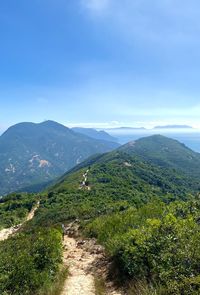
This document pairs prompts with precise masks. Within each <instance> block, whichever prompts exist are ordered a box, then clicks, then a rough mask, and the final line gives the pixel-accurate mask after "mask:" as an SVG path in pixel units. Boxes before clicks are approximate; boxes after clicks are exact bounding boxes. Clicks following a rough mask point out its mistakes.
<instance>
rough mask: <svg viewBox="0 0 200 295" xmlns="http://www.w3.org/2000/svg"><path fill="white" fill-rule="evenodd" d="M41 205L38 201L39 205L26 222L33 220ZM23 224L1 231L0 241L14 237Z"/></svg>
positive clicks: (33, 209)
mask: <svg viewBox="0 0 200 295" xmlns="http://www.w3.org/2000/svg"><path fill="white" fill-rule="evenodd" d="M39 205H40V202H39V201H38V202H37V204H36V205H35V206H34V207H33V208H32V210H31V211H30V212H29V214H28V215H27V217H26V220H25V222H26V221H29V220H31V219H32V218H33V217H34V215H35V211H36V210H37V209H38V208H39ZM22 224H23V223H21V224H18V225H15V226H12V227H10V228H5V229H2V230H0V241H3V240H6V239H8V237H9V236H10V235H13V234H14V233H15V232H17V231H18V230H19V229H20V228H21V226H22Z"/></svg>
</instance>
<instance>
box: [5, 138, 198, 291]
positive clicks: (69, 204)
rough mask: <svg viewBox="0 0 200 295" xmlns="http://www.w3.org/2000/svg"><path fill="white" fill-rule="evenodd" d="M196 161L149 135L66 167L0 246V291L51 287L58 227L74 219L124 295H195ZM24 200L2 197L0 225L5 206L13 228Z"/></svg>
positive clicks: (56, 262)
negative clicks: (110, 268)
mask: <svg viewBox="0 0 200 295" xmlns="http://www.w3.org/2000/svg"><path fill="white" fill-rule="evenodd" d="M198 161H199V154H197V153H195V152H193V151H191V150H189V149H188V148H186V147H185V146H184V145H182V144H180V143H179V142H177V141H174V140H171V139H169V138H165V137H162V136H152V137H149V138H144V139H140V140H138V141H136V142H132V143H129V144H127V145H125V146H123V147H120V148H118V149H117V150H115V151H112V152H108V153H106V154H103V155H97V156H93V157H90V158H89V159H87V160H86V161H84V162H82V163H80V164H79V165H77V166H76V167H74V168H72V169H71V170H70V171H69V172H67V173H66V174H65V175H64V176H62V177H61V178H60V179H59V180H58V182H57V183H56V184H55V185H54V186H52V187H50V188H48V189H47V190H46V191H44V192H43V194H42V195H40V208H39V209H38V211H37V213H36V215H35V217H34V219H33V220H32V221H31V222H30V223H29V224H27V225H26V226H25V228H24V229H22V231H21V232H20V233H19V234H17V235H16V237H14V238H11V239H8V240H7V241H5V242H3V243H2V244H1V243H0V257H1V260H0V269H1V270H2V271H1V272H0V273H1V274H0V280H1V282H2V284H1V286H0V290H1V292H2V293H3V292H7V293H9V294H11V293H12V292H13V291H15V292H16V291H17V292H16V293H13V294H26V293H28V292H29V293H30V290H32V288H33V287H34V288H35V291H34V292H35V293H34V292H33V294H38V291H40V289H41V288H44V287H48V288H49V287H51V286H52V284H54V285H55V284H56V277H57V276H58V274H59V272H60V269H61V268H60V265H59V263H60V262H61V245H62V244H61V236H60V234H59V231H60V230H61V224H62V223H64V224H68V223H69V222H71V221H74V220H78V221H79V224H80V230H81V234H82V235H83V236H86V237H89V238H96V239H97V240H98V243H100V244H102V245H103V246H104V247H105V249H106V254H107V255H108V256H109V257H110V259H109V261H112V262H114V263H115V264H114V266H115V269H117V270H118V273H119V276H120V279H121V281H122V282H123V283H127V282H128V283H129V286H130V288H129V289H130V290H129V292H128V294H141V295H145V294H149V295H150V294H161V295H167V294H168V295H170V294H184V295H190V294H196V295H197V294H199V292H200V283H199V275H200V272H199V263H200V255H199V253H200V252H199V239H200V226H199V220H200V218H199V216H200V199H199V196H198V192H199V188H200V177H199V174H198V171H195V169H199V168H198V167H196V163H198ZM192 194H193V195H194V196H192ZM36 197H37V198H38V197H39V196H36ZM30 202H33V196H31V200H30V201H29V196H28V195H23V194H20V195H17V196H16V195H10V196H8V197H7V198H4V199H2V200H1V202H0V209H1V210H0V211H1V212H0V215H1V217H2V223H1V225H2V226H3V225H9V224H10V223H9V219H11V217H12V216H11V214H8V212H7V208H12V215H13V216H14V217H15V218H14V220H13V221H12V223H15V222H17V221H18V220H20V218H22V219H23V217H24V214H25V212H27V210H28V208H29V207H30V204H31V203H30ZM24 243H26V248H25V249H24ZM16 245H17V247H16ZM15 248H16V249H15ZM22 249H24V250H22ZM5 252H6V255H5V254H4V253H5ZM10 257H12V259H11V258H10ZM18 257H19V258H18ZM38 257H39V258H38ZM27 259H31V264H30V265H31V268H30V270H29V269H28V268H27V267H26V266H27ZM46 261H47V262H48V263H46ZM5 266H6V267H5ZM41 267H42V268H41ZM52 268H53V269H54V273H53V274H52ZM10 269H12V271H10ZM41 269H42V270H44V271H42V272H41ZM22 272H23V276H21V273H22ZM32 273H34V274H35V275H34V278H35V280H34V281H33V280H30V277H31V276H32ZM13 274H14V275H13ZM24 275H25V277H24ZM115 275H116V274H115V273H114V276H115ZM13 281H14V282H15V284H13ZM25 281H26V284H25V285H26V290H24V282H25ZM30 281H31V283H30ZM38 282H39V284H38ZM45 284H46V285H45ZM16 286H17V287H16ZM18 286H19V287H18ZM124 286H125V288H126V289H127V288H128V287H127V285H124ZM25 291H26V292H25ZM42 294H43V293H42ZM46 294H47V292H46Z"/></svg>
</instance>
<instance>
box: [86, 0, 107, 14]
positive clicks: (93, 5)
mask: <svg viewBox="0 0 200 295" xmlns="http://www.w3.org/2000/svg"><path fill="white" fill-rule="evenodd" d="M110 2H111V0H81V3H82V6H83V7H85V8H86V9H88V10H90V11H91V12H96V13H99V12H102V11H105V9H107V8H108V7H109V5H110Z"/></svg>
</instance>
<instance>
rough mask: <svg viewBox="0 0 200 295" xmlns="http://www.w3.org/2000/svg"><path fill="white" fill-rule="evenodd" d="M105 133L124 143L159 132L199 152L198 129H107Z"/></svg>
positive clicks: (199, 134) (199, 131)
mask: <svg viewBox="0 0 200 295" xmlns="http://www.w3.org/2000/svg"><path fill="white" fill-rule="evenodd" d="M106 132H107V133H109V134H110V135H112V136H114V137H115V138H117V139H118V142H119V143H121V144H125V143H127V142H129V141H134V140H137V139H139V138H142V137H147V136H151V135H155V134H160V135H164V136H167V137H169V138H173V139H176V140H178V141H179V142H181V143H184V144H185V145H186V146H187V147H189V148H190V149H192V150H193V151H195V152H198V153H200V130H198V129H192V128H191V129H189V128H187V129H181V128H178V129H129V128H127V129H126V128H123V129H120V128H119V129H107V130H106Z"/></svg>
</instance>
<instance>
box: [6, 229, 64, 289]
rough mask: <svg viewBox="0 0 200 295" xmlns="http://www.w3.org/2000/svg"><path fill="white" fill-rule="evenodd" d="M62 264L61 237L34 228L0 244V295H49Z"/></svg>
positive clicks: (45, 230)
mask: <svg viewBox="0 0 200 295" xmlns="http://www.w3.org/2000/svg"><path fill="white" fill-rule="evenodd" d="M61 262H62V242H61V233H60V232H59V231H57V230H55V229H44V228H34V230H33V229H32V230H27V229H26V231H23V232H22V233H18V234H16V235H15V236H13V237H12V238H9V239H8V240H6V241H3V242H1V243H0V294H6V295H9V294H10V295H11V294H12V295H25V294H30V295H31V294H52V295H53V293H48V292H50V291H49V290H51V288H52V282H53V281H56V280H57V279H58V272H59V270H60V267H61Z"/></svg>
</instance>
